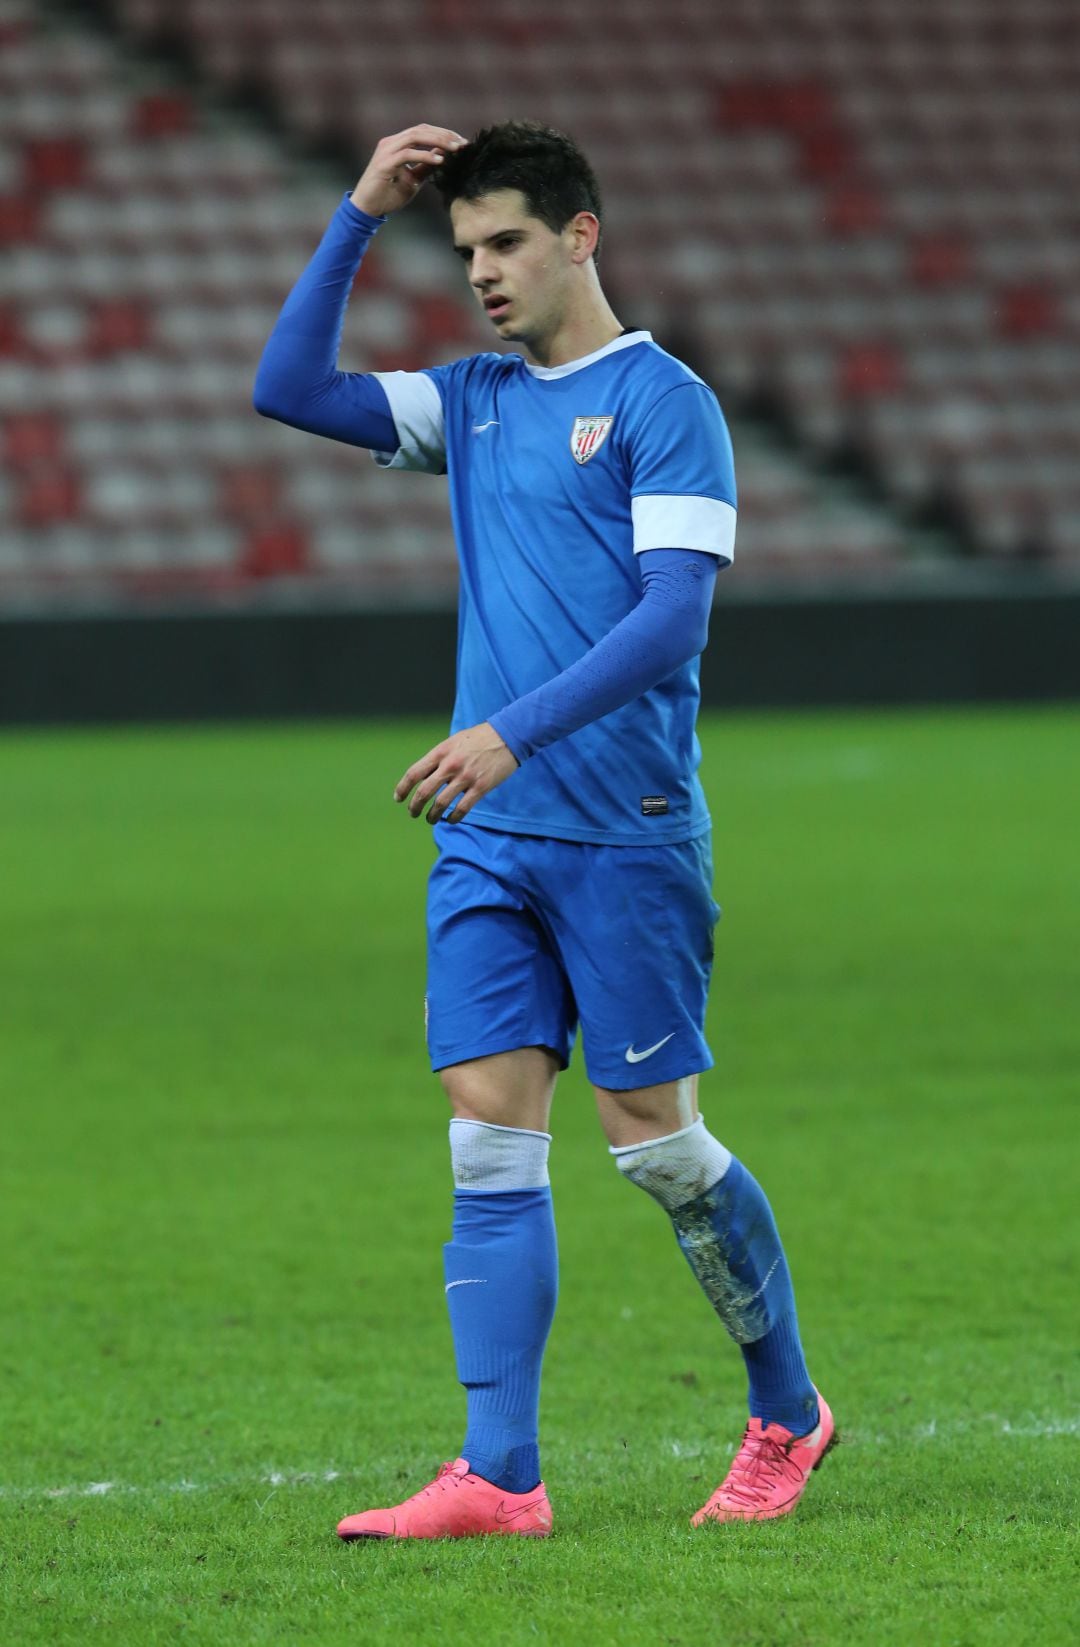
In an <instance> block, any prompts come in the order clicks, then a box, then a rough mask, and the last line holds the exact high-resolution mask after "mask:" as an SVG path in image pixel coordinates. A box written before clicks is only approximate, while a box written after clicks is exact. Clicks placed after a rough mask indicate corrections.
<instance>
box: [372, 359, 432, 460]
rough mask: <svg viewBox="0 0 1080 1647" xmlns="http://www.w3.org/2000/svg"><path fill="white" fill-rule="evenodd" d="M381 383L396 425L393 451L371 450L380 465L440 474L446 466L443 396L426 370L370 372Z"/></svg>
mask: <svg viewBox="0 0 1080 1647" xmlns="http://www.w3.org/2000/svg"><path fill="white" fill-rule="evenodd" d="M371 375H372V377H373V378H375V379H376V380H377V381H378V382H379V383H381V384H382V386H383V389H384V390H385V392H386V398H387V400H388V401H389V402H390V411H391V413H392V415H393V419H394V423H395V425H396V427H397V432H398V441H399V442H400V444H399V446H398V449H397V451H396V452H373V453H372V456H373V457H374V459H375V462H376V463H377V464H378V465H379V467H380V468H381V469H421V470H425V471H426V472H427V473H428V474H434V475H441V474H442V473H443V471H444V470H445V468H446V430H445V423H444V420H443V406H442V399H441V397H440V395H439V391H438V389H436V387H435V384H434V383H433V382H432V380H431V378H430V377H428V375H427V373H426V372H372V374H371Z"/></svg>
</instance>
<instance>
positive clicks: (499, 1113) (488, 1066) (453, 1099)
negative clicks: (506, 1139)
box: [439, 1047, 559, 1132]
mask: <svg viewBox="0 0 1080 1647" xmlns="http://www.w3.org/2000/svg"><path fill="white" fill-rule="evenodd" d="M558 1074H559V1063H558V1059H557V1058H556V1057H555V1056H554V1054H553V1053H551V1052H549V1051H548V1050H547V1048H546V1047H517V1048H515V1049H514V1051H513V1052H494V1053H491V1054H490V1056H489V1057H487V1058H469V1059H467V1060H466V1061H465V1062H464V1063H461V1064H450V1065H449V1066H448V1067H447V1068H446V1069H441V1070H440V1071H439V1079H440V1081H441V1082H442V1084H443V1090H444V1092H445V1093H446V1096H447V1097H448V1098H449V1100H450V1107H451V1109H452V1110H453V1112H454V1118H455V1120H458V1121H487V1122H488V1123H489V1124H490V1125H491V1126H496V1127H526V1128H528V1129H529V1130H530V1131H532V1132H547V1130H548V1121H549V1120H550V1118H551V1100H552V1098H553V1097H554V1094H555V1082H556V1080H557V1079H558Z"/></svg>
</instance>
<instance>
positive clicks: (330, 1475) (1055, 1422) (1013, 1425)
mask: <svg viewBox="0 0 1080 1647" xmlns="http://www.w3.org/2000/svg"><path fill="white" fill-rule="evenodd" d="M840 1429H841V1438H842V1440H843V1442H844V1444H845V1445H848V1446H852V1445H853V1446H857V1447H858V1446H871V1447H890V1446H891V1447H901V1446H910V1445H912V1444H913V1443H914V1444H915V1445H925V1444H926V1443H927V1442H942V1441H952V1440H958V1439H959V1438H961V1437H963V1436H971V1435H975V1434H983V1435H986V1434H990V1435H998V1436H1004V1437H1014V1438H1019V1439H1021V1440H1036V1441H1045V1440H1049V1439H1051V1438H1053V1437H1056V1436H1061V1435H1078V1436H1080V1416H1077V1417H1072V1418H1068V1417H1066V1418H1048V1419H1042V1418H1034V1417H1027V1418H1020V1419H1010V1418H1002V1417H1001V1416H1000V1414H998V1413H984V1414H982V1416H981V1417H977V1418H956V1419H946V1420H944V1421H942V1422H939V1421H938V1420H937V1419H931V1420H930V1421H929V1423H926V1424H918V1425H916V1426H915V1427H914V1428H913V1429H909V1430H878V1431H873V1432H871V1431H860V1430H845V1429H844V1427H843V1425H842V1424H841V1426H840ZM662 1447H663V1450H664V1451H665V1452H667V1453H669V1454H670V1455H671V1456H672V1457H674V1458H687V1459H690V1458H701V1457H703V1456H704V1455H705V1453H706V1452H708V1454H709V1456H710V1457H716V1456H717V1454H720V1455H721V1456H723V1455H725V1454H726V1455H728V1456H730V1455H731V1454H732V1453H733V1452H734V1451H735V1443H734V1442H733V1441H732V1442H728V1443H727V1444H726V1445H723V1446H720V1447H715V1446H708V1447H707V1446H706V1445H705V1444H703V1443H701V1442H698V1441H675V1440H669V1441H666V1442H664V1443H662ZM361 1473H362V1472H361V1471H359V1470H268V1471H266V1472H265V1473H262V1474H257V1475H256V1474H251V1475H234V1476H221V1477H218V1479H217V1480H213V1481H189V1480H187V1479H186V1478H184V1479H181V1480H180V1481H158V1482H152V1483H146V1482H142V1483H135V1482H125V1481H85V1482H72V1483H69V1484H67V1485H65V1486H62V1487H14V1486H3V1485H0V1500H3V1499H7V1500H17V1501H21V1502H27V1501H33V1500H36V1499H56V1498H60V1499H73V1498H127V1497H131V1496H133V1495H136V1494H138V1495H139V1496H141V1497H144V1498H157V1497H160V1496H161V1495H163V1494H171V1493H215V1492H230V1491H234V1490H237V1489H239V1490H240V1491H251V1492H261V1490H262V1489H263V1488H266V1487H269V1488H270V1489H271V1490H270V1492H269V1493H266V1494H265V1495H264V1496H263V1498H262V1500H261V1502H263V1503H265V1502H267V1501H268V1500H269V1499H270V1498H272V1497H273V1495H274V1493H275V1492H277V1491H278V1489H279V1488H282V1487H285V1488H294V1487H319V1486H323V1485H325V1484H326V1483H328V1482H332V1481H349V1480H357V1479H359V1478H360V1476H361Z"/></svg>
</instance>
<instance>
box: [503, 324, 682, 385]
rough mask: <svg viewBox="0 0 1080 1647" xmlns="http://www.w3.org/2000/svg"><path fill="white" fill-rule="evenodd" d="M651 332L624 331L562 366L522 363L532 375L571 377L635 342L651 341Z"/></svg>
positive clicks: (524, 361)
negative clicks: (600, 347)
mask: <svg viewBox="0 0 1080 1647" xmlns="http://www.w3.org/2000/svg"><path fill="white" fill-rule="evenodd" d="M651 342H652V333H651V332H624V333H623V334H622V336H621V337H615V338H612V340H611V342H610V343H605V344H604V347H603V348H602V349H594V350H593V352H592V354H591V355H582V357H581V359H580V360H568V361H566V362H565V363H564V364H563V365H562V366H533V365H532V364H531V362H530V361H528V360H524V359H523V360H522V363H521V364H522V365H523V366H524V368H525V370H526V371H527V372H528V373H529V374H530V375H531V376H532V377H542V378H553V377H569V376H570V374H571V373H572V372H580V371H583V370H584V368H585V367H586V366H592V365H594V364H595V363H596V361H598V360H604V359H605V358H606V356H608V355H613V354H616V353H617V352H618V351H619V350H620V349H629V348H631V347H632V345H633V344H635V343H651Z"/></svg>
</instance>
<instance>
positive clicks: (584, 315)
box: [523, 290, 622, 366]
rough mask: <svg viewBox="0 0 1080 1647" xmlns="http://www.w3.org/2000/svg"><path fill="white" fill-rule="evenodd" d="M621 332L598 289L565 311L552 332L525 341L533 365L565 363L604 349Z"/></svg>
mask: <svg viewBox="0 0 1080 1647" xmlns="http://www.w3.org/2000/svg"><path fill="white" fill-rule="evenodd" d="M621 332H622V327H621V326H620V324H619V322H618V321H617V320H616V318H615V314H614V311H613V310H612V308H611V305H610V304H609V302H608V300H607V298H606V297H605V296H604V294H603V292H601V291H599V290H597V291H596V293H595V294H590V298H589V301H588V302H586V303H585V304H582V305H580V306H575V308H574V310H573V313H572V314H567V315H564V316H563V318H562V319H561V320H560V322H559V325H558V326H557V328H556V329H555V331H554V332H552V333H551V334H550V335H549V336H547V337H544V338H526V339H523V342H524V343H525V349H526V353H527V355H528V358H529V359H530V360H531V361H532V363H533V365H534V366H565V365H566V364H567V362H568V361H571V360H581V359H582V357H583V356H584V355H591V354H593V353H595V351H596V350H597V349H602V348H603V347H604V345H605V343H613V342H614V341H615V339H616V338H617V337H618V336H619V335H620V334H621Z"/></svg>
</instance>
